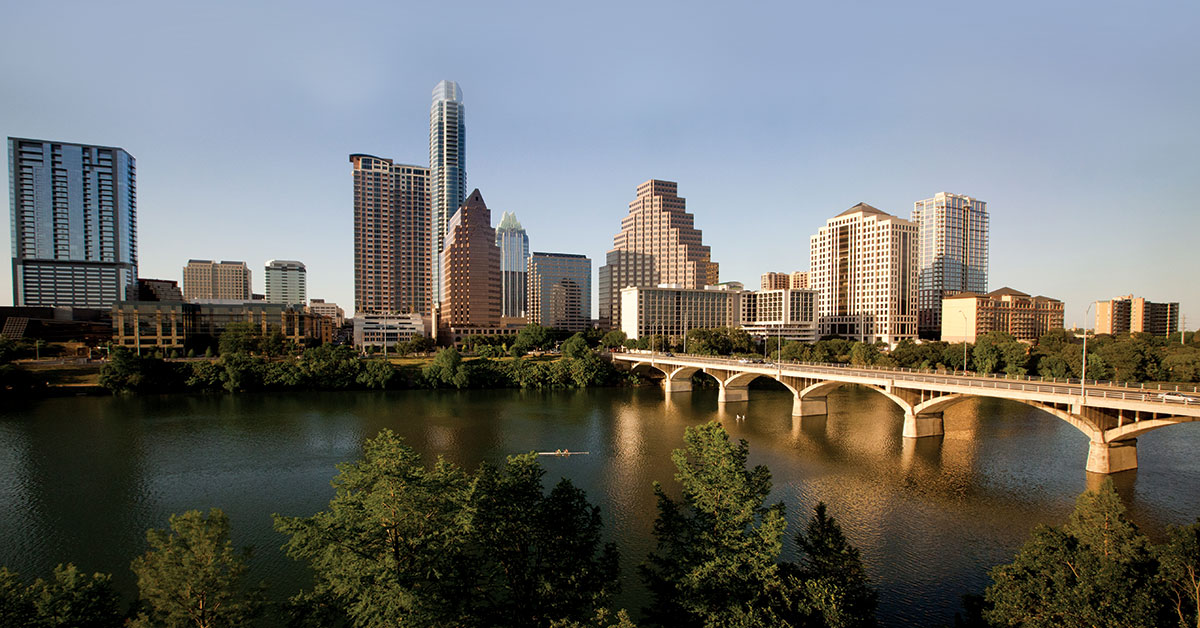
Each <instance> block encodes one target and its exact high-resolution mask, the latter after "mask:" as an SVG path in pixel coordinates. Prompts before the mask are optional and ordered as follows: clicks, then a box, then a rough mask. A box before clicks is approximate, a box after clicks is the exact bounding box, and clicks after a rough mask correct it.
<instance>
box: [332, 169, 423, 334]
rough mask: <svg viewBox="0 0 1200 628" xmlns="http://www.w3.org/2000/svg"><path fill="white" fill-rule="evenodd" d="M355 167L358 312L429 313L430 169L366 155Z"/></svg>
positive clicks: (355, 289) (355, 283) (355, 243)
mask: <svg viewBox="0 0 1200 628" xmlns="http://www.w3.org/2000/svg"><path fill="white" fill-rule="evenodd" d="M350 163H351V164H353V167H354V309H355V311H356V313H372V314H397V313H399V314H414V313H415V314H423V315H427V314H429V313H430V312H431V311H432V301H431V300H430V290H431V284H432V282H433V275H432V274H431V273H432V271H431V268H430V258H429V250H430V243H429V236H430V231H429V224H430V221H429V214H430V211H429V169H428V168H425V167H424V166H412V165H408V164H397V163H393V162H392V160H391V159H383V158H381V157H375V156H373V155H360V154H355V155H350Z"/></svg>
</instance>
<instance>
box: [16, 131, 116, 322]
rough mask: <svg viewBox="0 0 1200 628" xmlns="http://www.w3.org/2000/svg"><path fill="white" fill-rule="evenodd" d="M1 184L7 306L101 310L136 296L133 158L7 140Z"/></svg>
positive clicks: (107, 149) (83, 147) (112, 151)
mask: <svg viewBox="0 0 1200 628" xmlns="http://www.w3.org/2000/svg"><path fill="white" fill-rule="evenodd" d="M8 176H9V178H8V180H9V211H10V212H12V214H11V217H10V222H9V224H10V226H11V229H12V231H11V233H12V286H13V305H14V306H16V307H22V306H50V307H52V306H63V307H82V308H100V309H108V308H109V307H111V306H112V304H113V303H115V302H116V301H120V300H122V299H125V298H127V297H128V295H129V293H130V291H131V290H132V289H136V281H137V273H138V259H137V168H136V167H135V160H134V158H133V156H132V155H130V154H129V153H127V152H125V151H124V150H123V149H121V148H116V147H113V146H94V145H90V144H74V143H70V142H51V141H46V140H34V139H25V138H19V137H10V138H8Z"/></svg>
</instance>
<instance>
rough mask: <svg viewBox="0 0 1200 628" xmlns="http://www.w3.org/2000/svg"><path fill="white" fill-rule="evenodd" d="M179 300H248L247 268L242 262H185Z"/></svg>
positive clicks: (252, 295) (202, 260)
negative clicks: (181, 298)
mask: <svg viewBox="0 0 1200 628" xmlns="http://www.w3.org/2000/svg"><path fill="white" fill-rule="evenodd" d="M183 297H184V298H185V299H187V300H188V301H200V300H213V299H219V300H225V301H250V300H252V299H253V298H254V293H252V292H251V291H250V267H249V266H246V262H226V261H221V262H213V261H212V260H208V259H193V260H188V263H187V266H184V267H183Z"/></svg>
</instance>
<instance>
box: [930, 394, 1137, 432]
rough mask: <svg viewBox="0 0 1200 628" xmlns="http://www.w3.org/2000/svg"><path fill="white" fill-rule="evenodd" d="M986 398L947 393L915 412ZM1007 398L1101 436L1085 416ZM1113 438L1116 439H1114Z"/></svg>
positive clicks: (939, 410)
mask: <svg viewBox="0 0 1200 628" xmlns="http://www.w3.org/2000/svg"><path fill="white" fill-rule="evenodd" d="M985 398H987V397H986V396H984V395H969V394H953V395H945V396H942V397H935V398H933V399H930V400H929V401H926V402H924V403H920V404H917V405H916V406H915V407H913V413H914V414H917V415H921V414H934V413H941V412H945V411H946V409H947V408H949V407H950V406H953V405H956V404H958V403H961V402H963V401H966V400H968V399H985ZM993 398H994V397H993ZM1006 399H1007V400H1008V401H1015V402H1017V403H1022V404H1025V405H1027V406H1029V407H1031V408H1036V409H1038V410H1041V411H1042V412H1046V413H1049V414H1051V415H1053V416H1055V417H1058V418H1059V419H1061V420H1063V421H1066V422H1067V423H1069V424H1071V425H1072V426H1074V427H1075V429H1077V430H1079V431H1080V432H1083V435H1084V436H1087V437H1088V438H1089V439H1092V440H1096V439H1097V438H1098V437H1099V434H1100V431H1099V430H1098V429H1096V426H1094V425H1092V424H1091V423H1088V422H1087V421H1086V420H1084V419H1083V418H1081V417H1079V416H1076V415H1074V414H1071V413H1070V412H1067V411H1065V410H1062V409H1059V408H1055V407H1054V406H1049V405H1046V404H1043V403H1040V402H1037V401H1030V400H1027V399H1008V398H1006ZM1151 429H1153V428H1151ZM1113 440H1115V439H1113Z"/></svg>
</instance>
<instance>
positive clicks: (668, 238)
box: [600, 179, 719, 328]
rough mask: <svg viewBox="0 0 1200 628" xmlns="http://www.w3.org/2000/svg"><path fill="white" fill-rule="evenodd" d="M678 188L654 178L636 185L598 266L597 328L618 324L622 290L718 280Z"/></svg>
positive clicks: (691, 285) (701, 284)
mask: <svg viewBox="0 0 1200 628" xmlns="http://www.w3.org/2000/svg"><path fill="white" fill-rule="evenodd" d="M676 190H677V186H676V184H675V183H674V182H672V181H659V180H657V179H651V180H649V181H646V182H645V183H643V184H641V185H639V186H638V187H637V198H635V199H634V200H633V202H632V203H630V204H629V213H628V214H626V215H625V217H624V218H622V219H621V231H620V232H618V233H617V235H615V236H613V248H612V249H611V250H609V251H608V254H607V255H606V256H605V260H604V261H605V264H604V266H601V267H600V326H601V327H605V328H611V327H614V326H616V325H619V324H620V320H621V290H622V289H623V288H628V287H632V286H636V287H641V288H653V287H655V286H657V285H658V284H660V283H668V284H678V285H680V286H681V287H683V288H703V287H704V286H706V285H714V284H716V283H717V282H718V281H719V279H718V265H717V264H716V263H715V262H713V261H711V259H710V257H709V255H710V252H709V248H708V247H707V246H704V244H703V243H702V238H701V235H702V234H701V231H700V230H699V229H696V228H695V226H694V217H693V216H692V215H691V214H689V213H688V212H687V209H686V208H685V200H684V199H683V198H680V197H679V195H678V194H677V193H676Z"/></svg>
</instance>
